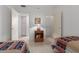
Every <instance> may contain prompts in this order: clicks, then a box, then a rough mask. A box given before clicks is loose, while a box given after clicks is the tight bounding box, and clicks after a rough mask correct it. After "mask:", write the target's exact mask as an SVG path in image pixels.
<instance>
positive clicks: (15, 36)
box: [12, 9, 19, 40]
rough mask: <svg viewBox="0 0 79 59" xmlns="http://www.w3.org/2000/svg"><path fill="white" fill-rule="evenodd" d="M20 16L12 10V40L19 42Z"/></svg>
mask: <svg viewBox="0 0 79 59" xmlns="http://www.w3.org/2000/svg"><path fill="white" fill-rule="evenodd" d="M18 16H19V13H18V12H17V11H15V10H14V9H12V40H18Z"/></svg>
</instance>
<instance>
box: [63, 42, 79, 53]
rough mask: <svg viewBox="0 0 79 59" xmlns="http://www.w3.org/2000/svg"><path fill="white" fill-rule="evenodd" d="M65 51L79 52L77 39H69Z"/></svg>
mask: <svg viewBox="0 0 79 59" xmlns="http://www.w3.org/2000/svg"><path fill="white" fill-rule="evenodd" d="M65 51H66V53H79V41H70V42H68V43H67V47H66V50H65Z"/></svg>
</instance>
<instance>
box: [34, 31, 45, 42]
mask: <svg viewBox="0 0 79 59" xmlns="http://www.w3.org/2000/svg"><path fill="white" fill-rule="evenodd" d="M43 41H44V31H42V30H37V31H35V42H43Z"/></svg>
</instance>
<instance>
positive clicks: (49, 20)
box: [45, 16, 53, 37]
mask: <svg viewBox="0 0 79 59" xmlns="http://www.w3.org/2000/svg"><path fill="white" fill-rule="evenodd" d="M45 22H46V37H52V34H53V16H46V21H45Z"/></svg>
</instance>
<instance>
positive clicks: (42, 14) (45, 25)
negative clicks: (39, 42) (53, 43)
mask: <svg viewBox="0 0 79 59" xmlns="http://www.w3.org/2000/svg"><path fill="white" fill-rule="evenodd" d="M29 15H30V16H29V23H30V25H29V26H30V31H31V32H30V37H31V38H33V37H34V33H33V32H34V30H33V28H34V27H35V26H36V25H35V17H40V18H41V27H42V28H43V29H44V30H45V31H44V35H46V37H51V36H52V34H53V29H52V28H53V22H51V20H50V19H49V22H46V20H47V19H46V16H53V13H52V12H51V13H50V14H48V12H47V13H45V12H42V11H41V12H32V13H30V14H29ZM52 20H53V19H52ZM50 24H51V25H50ZM49 25H50V27H48V26H49ZM51 29H52V30H51Z"/></svg>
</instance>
